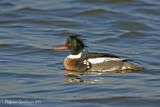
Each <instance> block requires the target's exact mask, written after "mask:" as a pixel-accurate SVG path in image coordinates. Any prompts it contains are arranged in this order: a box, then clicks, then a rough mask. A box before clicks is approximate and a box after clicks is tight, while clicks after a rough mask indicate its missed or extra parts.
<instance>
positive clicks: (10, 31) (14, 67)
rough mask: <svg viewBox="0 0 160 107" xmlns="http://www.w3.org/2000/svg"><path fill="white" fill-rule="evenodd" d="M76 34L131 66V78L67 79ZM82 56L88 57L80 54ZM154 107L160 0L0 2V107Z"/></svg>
mask: <svg viewBox="0 0 160 107" xmlns="http://www.w3.org/2000/svg"><path fill="white" fill-rule="evenodd" d="M70 34H81V35H83V36H82V37H81V38H83V39H85V43H86V44H87V45H88V47H89V48H88V51H90V52H106V53H113V54H115V55H119V56H122V57H124V58H129V59H132V60H134V63H136V64H137V65H140V66H143V67H144V68H145V69H144V70H142V71H140V72H135V73H87V72H86V73H84V74H75V75H72V76H70V77H64V76H63V75H65V74H67V71H65V70H64V68H63V59H64V58H65V57H66V56H67V55H68V54H69V52H68V51H65V50H60V51H57V50H56V51H55V50H53V49H52V47H54V46H61V45H63V44H64V43H65V40H66V38H67V37H68V35H70ZM84 53H86V51H84ZM9 105H10V106H15V107H22V106H25V107H28V106H29V107H39V106H41V107H51V106H52V107H53V106H55V107H56V106H61V107H62V106H64V107H65V106H69V107H74V106H87V107H88V106H93V107H94V106H95V107H98V106H104V107H159V106H160V2H158V1H157V0H1V1H0V106H3V107H4V106H9Z"/></svg>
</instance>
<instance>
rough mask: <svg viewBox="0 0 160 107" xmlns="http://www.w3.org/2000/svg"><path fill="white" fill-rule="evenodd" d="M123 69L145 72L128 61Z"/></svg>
mask: <svg viewBox="0 0 160 107" xmlns="http://www.w3.org/2000/svg"><path fill="white" fill-rule="evenodd" d="M122 69H131V70H143V69H144V68H143V67H140V66H137V65H135V64H132V63H130V62H127V61H126V62H124V64H123V67H122Z"/></svg>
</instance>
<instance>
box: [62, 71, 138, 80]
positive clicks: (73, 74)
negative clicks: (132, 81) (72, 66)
mask: <svg viewBox="0 0 160 107" xmlns="http://www.w3.org/2000/svg"><path fill="white" fill-rule="evenodd" d="M64 71H65V72H66V74H64V76H65V77H69V78H66V80H65V82H69V83H104V82H106V81H102V80H100V79H97V78H96V79H88V78H86V76H99V75H101V74H104V73H118V74H122V73H137V72H138V71H133V70H123V71H122V72H121V73H119V72H118V71H110V72H85V71H84V72H77V71H69V70H64ZM83 77H85V79H84V78H83ZM107 83H108V82H107Z"/></svg>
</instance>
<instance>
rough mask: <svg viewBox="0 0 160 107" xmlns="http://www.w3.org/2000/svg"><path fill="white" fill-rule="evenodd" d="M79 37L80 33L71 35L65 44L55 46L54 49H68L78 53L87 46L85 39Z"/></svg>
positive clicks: (73, 53)
mask: <svg viewBox="0 0 160 107" xmlns="http://www.w3.org/2000/svg"><path fill="white" fill-rule="evenodd" d="M78 37H79V35H71V36H69V37H68V39H67V41H66V43H65V45H64V46H61V47H54V48H53V49H68V50H69V51H70V53H71V55H78V54H79V53H81V52H82V51H83V49H84V48H85V45H84V43H83V41H82V40H81V39H79V38H78Z"/></svg>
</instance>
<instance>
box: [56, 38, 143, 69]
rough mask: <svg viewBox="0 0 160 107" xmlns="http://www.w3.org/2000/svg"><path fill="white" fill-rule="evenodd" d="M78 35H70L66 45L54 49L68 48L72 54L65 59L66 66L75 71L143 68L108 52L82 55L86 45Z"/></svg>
mask: <svg viewBox="0 0 160 107" xmlns="http://www.w3.org/2000/svg"><path fill="white" fill-rule="evenodd" d="M78 37H79V36H78V35H71V36H69V37H68V39H67V41H66V43H65V45H64V46H61V47H54V48H53V49H68V50H69V51H70V53H71V54H70V55H69V56H67V57H66V58H65V60H64V68H65V69H66V70H74V71H102V72H103V71H104V72H105V71H119V72H121V71H122V70H126V69H128V70H142V69H143V68H142V67H139V66H137V65H134V64H132V63H130V62H129V60H127V59H124V58H121V57H119V56H116V55H113V54H108V53H89V54H85V55H83V56H81V55H82V51H83V49H84V48H85V45H84V43H83V41H82V40H81V39H79V38H78Z"/></svg>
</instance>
